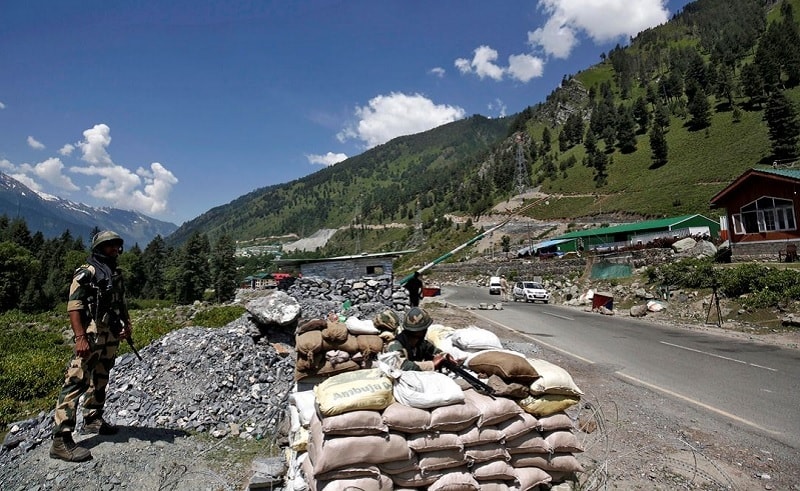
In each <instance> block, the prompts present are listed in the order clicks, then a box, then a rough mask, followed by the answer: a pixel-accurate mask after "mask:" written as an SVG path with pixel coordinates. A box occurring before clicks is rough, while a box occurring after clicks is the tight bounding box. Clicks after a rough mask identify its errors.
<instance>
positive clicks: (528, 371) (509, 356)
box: [466, 350, 539, 385]
mask: <svg viewBox="0 0 800 491" xmlns="http://www.w3.org/2000/svg"><path fill="white" fill-rule="evenodd" d="M466 365H467V366H468V367H469V369H470V370H472V371H474V372H478V373H483V374H486V375H497V376H498V377H501V378H502V379H503V380H505V381H506V382H519V383H523V384H526V385H528V384H530V383H531V382H533V381H535V380H536V379H538V378H539V373H538V372H537V371H536V368H534V366H533V365H532V364H531V363H530V362H529V360H528V359H526V358H525V356H524V355H522V354H521V353H517V352H515V351H509V350H484V351H480V352H478V353H476V354H474V355H473V356H471V357H470V358H469V360H468V361H467V362H466Z"/></svg>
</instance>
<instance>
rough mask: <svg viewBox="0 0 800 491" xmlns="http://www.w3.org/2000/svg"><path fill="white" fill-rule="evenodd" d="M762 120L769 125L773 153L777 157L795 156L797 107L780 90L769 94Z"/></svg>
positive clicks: (799, 135)
mask: <svg viewBox="0 0 800 491" xmlns="http://www.w3.org/2000/svg"><path fill="white" fill-rule="evenodd" d="M764 120H765V121H766V122H767V126H768V127H769V139H770V141H771V142H772V153H773V155H774V156H775V157H776V158H778V159H783V158H794V157H796V156H797V142H798V139H800V120H798V115H797V109H796V108H795V106H794V105H793V104H792V102H791V101H790V100H789V99H788V98H787V97H786V95H784V93H783V92H782V91H780V90H776V91H775V92H773V93H772V94H771V95H770V97H769V100H767V107H766V108H765V110H764Z"/></svg>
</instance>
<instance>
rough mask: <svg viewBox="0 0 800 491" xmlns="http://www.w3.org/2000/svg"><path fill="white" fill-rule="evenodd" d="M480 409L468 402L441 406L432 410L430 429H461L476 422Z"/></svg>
mask: <svg viewBox="0 0 800 491" xmlns="http://www.w3.org/2000/svg"><path fill="white" fill-rule="evenodd" d="M480 417H481V412H480V410H479V409H478V408H477V407H475V406H474V405H472V404H470V403H468V402H466V401H465V402H462V403H458V404H451V405H449V406H441V407H437V408H434V409H432V410H431V420H430V425H429V429H431V430H435V431H461V430H463V429H465V428H467V427H469V426H472V425H473V424H475V422H476V421H478V418H480Z"/></svg>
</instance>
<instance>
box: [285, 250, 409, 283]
mask: <svg viewBox="0 0 800 491" xmlns="http://www.w3.org/2000/svg"><path fill="white" fill-rule="evenodd" d="M410 252H414V251H413V250H407V251H395V252H378V253H373V254H368V253H363V254H356V255H352V256H338V257H328V258H314V259H311V258H303V259H281V260H277V261H274V263H275V265H277V266H282V267H286V268H296V269H299V270H300V275H301V276H304V277H310V276H316V277H320V278H331V279H333V278H337V279H338V278H343V279H362V278H370V277H379V276H384V275H387V276H390V277H394V259H396V258H398V257H400V256H402V255H403V254H408V253H410Z"/></svg>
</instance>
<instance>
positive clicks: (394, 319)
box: [373, 309, 400, 331]
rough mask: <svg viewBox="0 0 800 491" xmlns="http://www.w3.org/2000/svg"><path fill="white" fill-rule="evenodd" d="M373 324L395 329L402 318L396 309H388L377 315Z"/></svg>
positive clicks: (389, 329)
mask: <svg viewBox="0 0 800 491" xmlns="http://www.w3.org/2000/svg"><path fill="white" fill-rule="evenodd" d="M373 324H375V326H376V327H378V328H380V329H383V330H386V331H395V330H397V327H398V326H399V325H400V318H399V317H398V316H397V313H396V312H395V311H394V310H392V309H386V310H384V311H383V312H381V313H380V314H378V315H377V316H376V317H375V320H374V321H373Z"/></svg>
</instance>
